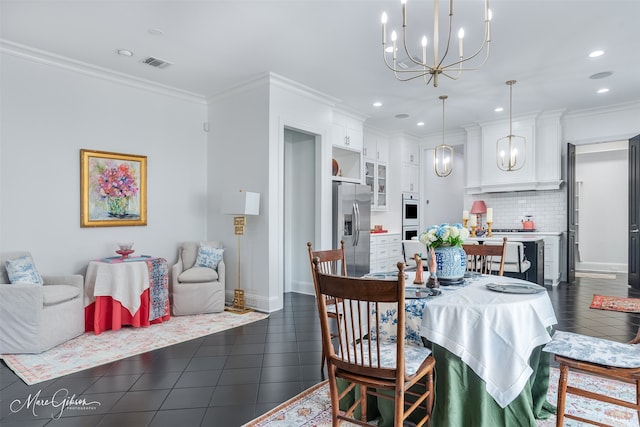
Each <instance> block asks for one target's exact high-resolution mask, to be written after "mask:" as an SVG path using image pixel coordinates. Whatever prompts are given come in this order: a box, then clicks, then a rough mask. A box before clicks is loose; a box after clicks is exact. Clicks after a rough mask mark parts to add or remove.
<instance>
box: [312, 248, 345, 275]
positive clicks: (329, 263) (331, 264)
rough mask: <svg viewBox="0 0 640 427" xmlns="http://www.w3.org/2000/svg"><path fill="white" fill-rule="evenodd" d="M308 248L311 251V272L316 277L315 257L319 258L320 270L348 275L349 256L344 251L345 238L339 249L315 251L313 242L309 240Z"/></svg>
mask: <svg viewBox="0 0 640 427" xmlns="http://www.w3.org/2000/svg"><path fill="white" fill-rule="evenodd" d="M307 250H308V251H309V264H310V265H311V274H312V276H313V277H314V279H313V281H314V284H315V282H316V279H315V271H316V269H315V266H314V264H313V259H314V258H318V259H319V260H320V261H319V265H320V271H321V272H323V273H325V274H339V275H342V276H346V275H347V258H346V256H345V252H344V240H341V241H340V247H339V248H337V249H328V250H323V251H314V250H313V247H312V245H311V242H307Z"/></svg>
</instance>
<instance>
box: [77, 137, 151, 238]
mask: <svg viewBox="0 0 640 427" xmlns="http://www.w3.org/2000/svg"><path fill="white" fill-rule="evenodd" d="M135 225H147V156H139V155H134V154H121V153H110V152H107V151H94V150H85V149H81V150H80V226H81V227H121V226H135Z"/></svg>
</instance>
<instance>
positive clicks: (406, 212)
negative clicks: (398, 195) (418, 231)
mask: <svg viewBox="0 0 640 427" xmlns="http://www.w3.org/2000/svg"><path fill="white" fill-rule="evenodd" d="M419 211H420V202H419V201H418V196H416V195H415V194H410V193H404V194H403V195H402V227H405V226H410V225H415V226H416V227H417V226H418V225H419V224H420V217H419V213H420V212H419Z"/></svg>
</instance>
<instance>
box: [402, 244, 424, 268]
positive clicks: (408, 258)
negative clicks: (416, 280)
mask: <svg viewBox="0 0 640 427" xmlns="http://www.w3.org/2000/svg"><path fill="white" fill-rule="evenodd" d="M415 254H420V258H422V259H423V260H424V261H425V263H426V262H427V248H426V246H425V245H423V244H422V243H421V242H420V240H417V239H412V240H403V241H402V256H403V257H404V264H405V265H406V267H407V268H409V267H412V268H415V267H416V260H415V258H414V257H413V256H414V255H415Z"/></svg>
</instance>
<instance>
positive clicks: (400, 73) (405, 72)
mask: <svg viewBox="0 0 640 427" xmlns="http://www.w3.org/2000/svg"><path fill="white" fill-rule="evenodd" d="M401 2H402V45H403V46H404V53H405V54H406V56H407V58H406V59H402V60H398V49H397V39H398V35H397V33H396V32H395V31H392V33H391V43H392V46H387V19H388V18H387V13H386V12H384V13H383V14H382V56H383V58H384V62H385V64H386V65H387V67H389V69H391V71H393V74H394V75H395V77H396V79H398V80H400V81H409V80H413V79H416V78H419V77H422V78H423V80H424V82H425V84H427V85H428V84H429V83H431V81H433V86H434V87H438V77H439V76H440V74H442V75H443V76H445V77H448V78H450V79H453V80H457V79H458V78H459V77H460V75H461V74H462V71H469V70H476V69H478V68H480V67H481V66H482V65H483V64H484V63H485V62H486V61H487V59H488V58H489V47H490V45H491V10H490V9H489V0H484V33H485V34H484V39H483V40H482V43H481V44H480V47H479V48H478V50H476V51H475V52H474V53H473V54H472V55H471V56H467V57H465V56H464V49H463V39H464V29H462V28H460V30H459V31H458V57H457V58H456V59H453V60H452V61H450V62H447V63H445V59H446V57H447V54H448V53H449V47H450V45H451V31H452V26H453V0H449V30H448V33H447V44H446V46H445V48H444V51H443V52H444V53H442V55H441V54H440V53H441V51H440V46H439V36H440V34H439V31H440V28H439V13H440V10H439V9H440V7H439V2H440V0H434V6H433V40H432V45H433V62H432V63H429V62H428V60H427V53H428V52H427V44H428V40H427V36H426V35H425V36H423V37H422V42H421V45H422V60H419V59H418V57H417V56H414V55H412V54H411V53H409V48H408V47H407V0H401ZM452 50H453V49H452ZM484 50H486V56H485V58H484V59H483V60H482V62H481V63H480V64H478V65H477V66H475V67H463V65H462V64H463V63H465V62H467V61H470V60H472V59H473V58H475V57H476V56H478V55H479V54H480V53H481V52H482V51H484ZM388 54H391V55H390V56H391V57H392V59H393V61H392V62H391V63H390V62H389V59H388V56H389V55H388ZM403 56H404V55H403Z"/></svg>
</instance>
